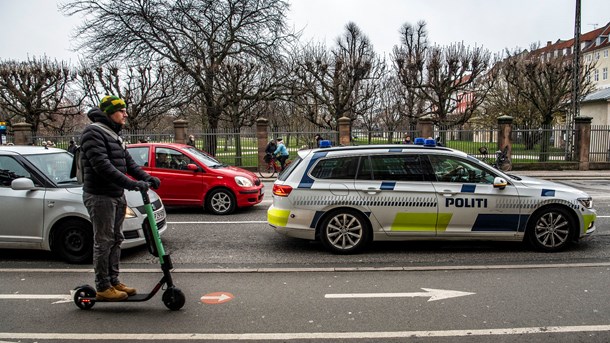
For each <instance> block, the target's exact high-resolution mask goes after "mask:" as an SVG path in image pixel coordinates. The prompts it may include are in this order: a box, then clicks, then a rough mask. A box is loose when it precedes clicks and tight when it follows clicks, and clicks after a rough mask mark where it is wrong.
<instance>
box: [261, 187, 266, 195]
mask: <svg viewBox="0 0 610 343" xmlns="http://www.w3.org/2000/svg"><path fill="white" fill-rule="evenodd" d="M263 194H265V187H263V188H261V195H263Z"/></svg>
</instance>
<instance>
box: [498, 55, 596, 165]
mask: <svg viewBox="0 0 610 343" xmlns="http://www.w3.org/2000/svg"><path fill="white" fill-rule="evenodd" d="M593 67H594V66H593V64H591V63H589V64H585V65H583V66H582V67H581V68H580V70H581V74H580V75H579V82H580V87H579V89H580V92H581V94H579V97H584V96H586V95H587V94H589V93H590V92H591V91H593V87H594V85H593V83H592V82H591V80H590V79H589V78H588V77H587V76H588V75H589V73H590V72H591V71H592V70H593ZM502 68H503V69H504V73H505V75H506V83H507V84H508V85H509V86H510V87H514V88H515V89H516V90H517V91H518V93H519V95H520V96H521V97H523V98H524V99H525V100H527V101H528V102H529V105H531V106H532V107H533V108H534V109H535V110H536V112H535V113H534V114H538V115H539V118H538V120H539V122H540V126H541V128H542V129H546V130H543V131H542V134H543V135H542V137H541V154H540V158H539V160H540V161H541V162H543V161H546V160H547V159H548V154H547V153H546V152H547V151H548V145H549V142H550V135H551V132H550V130H548V129H550V128H551V125H552V123H553V120H554V119H555V118H563V117H565V115H566V113H567V112H568V111H569V110H570V108H571V102H570V100H571V96H572V80H573V79H572V78H573V70H574V66H573V64H572V57H571V56H565V55H562V56H558V57H551V58H548V57H547V56H545V55H539V54H538V53H537V51H534V52H533V53H529V54H519V55H510V54H509V56H508V57H507V58H506V59H505V60H504V62H503V64H502Z"/></svg>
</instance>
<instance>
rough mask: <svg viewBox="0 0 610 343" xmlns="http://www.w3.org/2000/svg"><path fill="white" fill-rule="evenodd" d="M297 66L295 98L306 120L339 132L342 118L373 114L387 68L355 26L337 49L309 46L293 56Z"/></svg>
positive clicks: (341, 40) (340, 40) (350, 25)
mask: <svg viewBox="0 0 610 343" xmlns="http://www.w3.org/2000/svg"><path fill="white" fill-rule="evenodd" d="M293 64H295V65H296V67H295V71H294V75H295V77H296V80H297V81H296V83H295V84H296V90H295V99H296V101H298V102H300V103H301V104H302V105H303V106H304V107H305V108H306V111H305V115H306V118H307V120H309V121H310V122H312V123H315V124H316V125H318V126H320V127H321V128H328V129H336V127H337V121H338V119H339V118H341V117H344V116H345V117H348V118H350V119H352V120H354V119H356V118H357V117H358V115H364V114H365V113H367V112H369V111H371V109H372V108H373V105H374V103H373V102H371V99H372V98H374V97H375V96H376V95H377V94H376V92H377V91H378V90H377V89H378V83H379V79H380V78H381V77H382V75H383V73H384V70H385V65H384V64H383V63H382V62H381V61H380V60H379V58H378V57H377V55H376V54H375V52H374V50H373V46H372V45H371V43H370V41H369V39H368V37H366V36H365V35H364V34H363V33H362V31H361V30H360V29H359V28H358V26H356V24H354V23H348V24H347V25H346V26H345V33H344V35H343V36H341V37H339V38H338V39H337V46H336V47H335V48H334V49H332V50H331V51H328V50H327V49H326V47H325V46H324V45H318V46H306V47H305V48H303V49H302V51H300V52H299V53H297V54H296V55H295V56H293Z"/></svg>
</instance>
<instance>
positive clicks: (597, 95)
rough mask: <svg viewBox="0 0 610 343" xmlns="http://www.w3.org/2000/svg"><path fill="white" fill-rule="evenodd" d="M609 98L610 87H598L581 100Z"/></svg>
mask: <svg viewBox="0 0 610 343" xmlns="http://www.w3.org/2000/svg"><path fill="white" fill-rule="evenodd" d="M609 100H610V88H604V89H600V90H598V91H596V92H593V93H591V94H589V95H587V96H586V97H585V98H584V99H583V100H582V101H581V103H583V102H595V101H609Z"/></svg>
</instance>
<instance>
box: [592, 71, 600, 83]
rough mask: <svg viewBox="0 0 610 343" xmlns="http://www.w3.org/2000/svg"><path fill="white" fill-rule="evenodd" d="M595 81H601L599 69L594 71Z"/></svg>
mask: <svg viewBox="0 0 610 343" xmlns="http://www.w3.org/2000/svg"><path fill="white" fill-rule="evenodd" d="M593 81H599V70H597V69H595V71H594V72H593Z"/></svg>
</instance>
